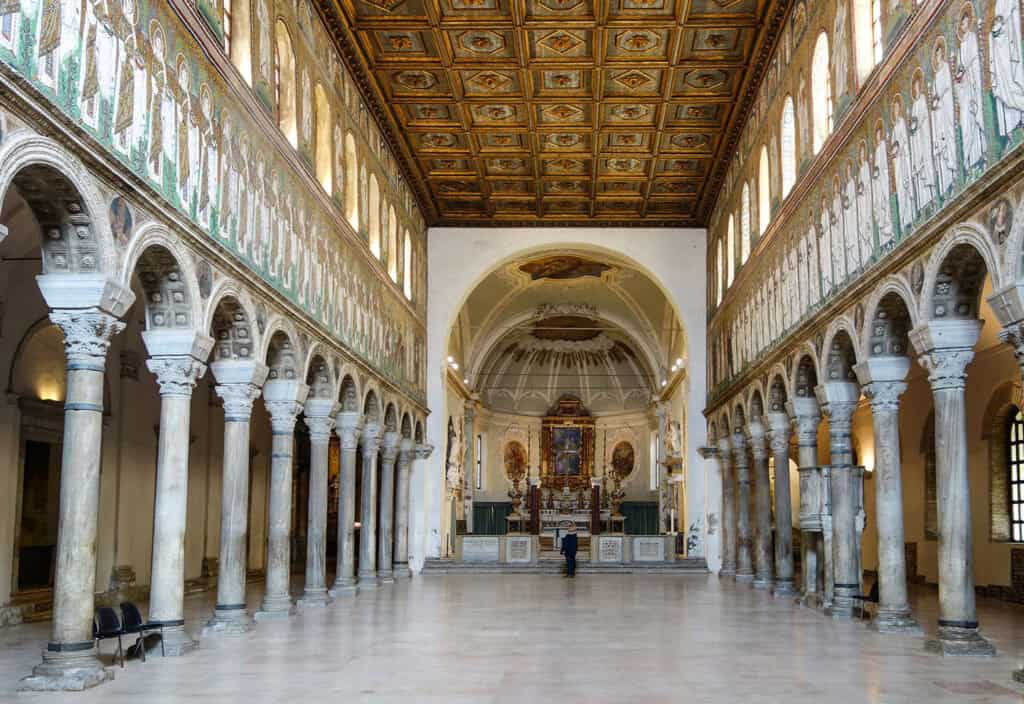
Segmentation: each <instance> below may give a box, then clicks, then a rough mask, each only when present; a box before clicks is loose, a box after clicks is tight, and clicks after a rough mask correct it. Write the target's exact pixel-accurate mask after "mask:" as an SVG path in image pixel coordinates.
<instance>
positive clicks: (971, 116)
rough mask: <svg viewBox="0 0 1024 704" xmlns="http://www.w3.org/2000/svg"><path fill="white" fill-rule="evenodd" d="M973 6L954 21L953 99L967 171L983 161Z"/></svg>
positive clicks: (982, 117) (978, 57)
mask: <svg viewBox="0 0 1024 704" xmlns="http://www.w3.org/2000/svg"><path fill="white" fill-rule="evenodd" d="M973 7H974V6H973V5H971V4H970V3H967V4H966V5H964V9H963V10H962V11H961V13H960V19H959V21H958V22H957V36H958V37H959V39H960V46H959V49H958V51H957V68H956V75H955V77H954V78H955V81H956V97H957V102H959V103H960V137H961V139H962V141H963V147H964V168H965V169H966V170H967V171H968V172H970V171H971V170H973V169H974V168H975V167H976V166H979V165H981V164H982V163H983V162H984V161H985V152H986V151H988V139H987V137H986V136H985V114H984V110H983V109H982V106H983V105H984V102H983V100H984V98H983V97H982V96H983V95H984V93H983V92H982V83H981V50H980V49H979V48H978V33H977V31H975V30H976V27H975V24H974V10H973Z"/></svg>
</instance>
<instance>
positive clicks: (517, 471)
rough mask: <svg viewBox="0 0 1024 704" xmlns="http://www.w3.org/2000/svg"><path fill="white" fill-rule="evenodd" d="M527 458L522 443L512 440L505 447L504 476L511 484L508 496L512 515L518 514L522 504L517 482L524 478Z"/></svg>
mask: <svg viewBox="0 0 1024 704" xmlns="http://www.w3.org/2000/svg"><path fill="white" fill-rule="evenodd" d="M526 471H527V458H526V449H525V448H524V447H523V445H522V443H520V442H519V441H517V440H513V441H511V442H510V443H508V444H507V445H506V446H505V476H507V477H508V478H509V480H510V481H511V482H512V488H511V489H510V490H509V491H508V496H509V498H510V499H512V513H513V514H515V515H518V514H519V508H520V507H521V506H522V503H523V490H522V489H521V488H520V487H519V482H521V481H523V479H524V478H525V477H526Z"/></svg>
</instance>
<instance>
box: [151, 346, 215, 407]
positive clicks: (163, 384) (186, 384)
mask: <svg viewBox="0 0 1024 704" xmlns="http://www.w3.org/2000/svg"><path fill="white" fill-rule="evenodd" d="M146 366H147V367H148V368H149V371H151V372H152V373H153V375H154V376H155V377H156V383H157V384H159V385H160V395H161V396H180V397H183V398H189V397H191V396H192V390H193V389H195V387H196V382H197V381H199V379H201V378H202V376H203V374H205V373H206V365H205V364H204V363H203V362H200V361H199V360H198V359H196V358H195V357H191V356H187V355H186V356H181V357H153V358H151V359H148V360H146Z"/></svg>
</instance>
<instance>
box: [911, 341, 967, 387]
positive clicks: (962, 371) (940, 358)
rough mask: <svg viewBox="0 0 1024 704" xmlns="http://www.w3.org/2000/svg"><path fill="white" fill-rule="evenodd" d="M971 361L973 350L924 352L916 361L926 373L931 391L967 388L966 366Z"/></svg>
mask: <svg viewBox="0 0 1024 704" xmlns="http://www.w3.org/2000/svg"><path fill="white" fill-rule="evenodd" d="M973 359H974V350H973V349H945V350H931V351H930V352H926V353H924V354H922V355H921V356H920V357H918V358H917V361H918V362H920V363H921V366H922V367H924V369H925V371H927V372H928V383H929V384H931V387H932V391H941V390H943V389H961V390H962V389H963V388H964V387H965V386H967V365H968V364H970V363H971V360H973Z"/></svg>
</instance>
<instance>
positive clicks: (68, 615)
mask: <svg viewBox="0 0 1024 704" xmlns="http://www.w3.org/2000/svg"><path fill="white" fill-rule="evenodd" d="M40 278H41V279H42V278H44V277H40ZM76 278H77V277H76ZM40 286H41V287H42V282H40ZM43 293H44V296H45V297H46V298H47V300H48V302H49V299H50V296H47V295H46V293H47V291H46V290H45V289H44V291H43ZM129 295H130V294H129ZM129 304H130V301H129ZM125 307H126V306H125ZM108 310H110V308H87V309H71V310H67V309H64V310H51V311H50V320H51V321H53V323H54V325H57V326H58V327H60V329H61V330H62V331H63V332H64V353H65V355H66V358H67V390H66V396H65V399H64V447H63V451H64V453H63V457H62V460H61V474H60V508H59V528H58V533H57V555H56V559H55V560H54V564H55V566H56V573H55V575H54V585H53V623H52V624H51V626H50V641H49V642H48V643H47V644H46V650H45V651H43V661H42V663H40V664H39V665H36V666H35V668H33V670H32V674H31V675H30V676H28V677H26V678H24V679H23V680H21V683H20V685H19V688H20V689H24V690H82V689H86V688H89V687H95V686H96V685H99V684H102V683H103V682H105V681H107V680H109V679H113V677H114V675H113V672H112V671H109V670H106V669H104V667H103V664H102V663H101V662H100V660H99V658H98V657H97V652H96V647H95V644H94V642H93V639H92V623H93V609H94V607H95V596H94V595H95V593H96V519H97V514H98V513H99V490H100V448H101V444H102V436H103V375H104V372H105V369H106V360H107V350H108V349H109V347H110V340H111V338H112V337H114V336H115V335H117V334H118V333H120V332H121V331H122V330H123V329H124V323H122V322H121V321H120V320H118V316H117V315H113V314H111V313H110V312H107V311H108ZM115 312H118V313H120V312H123V311H119V310H116V309H115Z"/></svg>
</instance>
